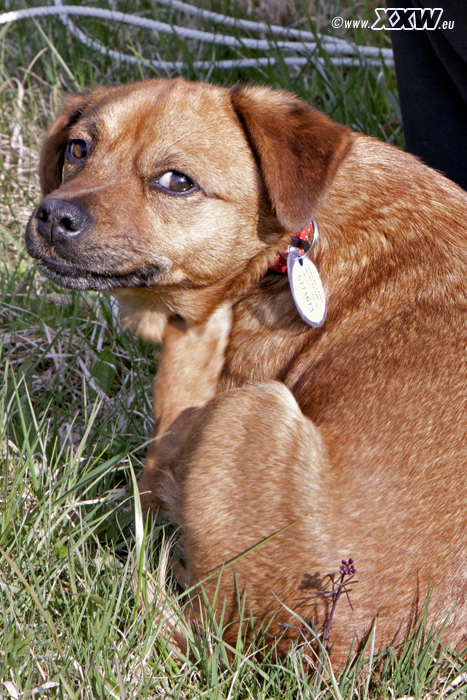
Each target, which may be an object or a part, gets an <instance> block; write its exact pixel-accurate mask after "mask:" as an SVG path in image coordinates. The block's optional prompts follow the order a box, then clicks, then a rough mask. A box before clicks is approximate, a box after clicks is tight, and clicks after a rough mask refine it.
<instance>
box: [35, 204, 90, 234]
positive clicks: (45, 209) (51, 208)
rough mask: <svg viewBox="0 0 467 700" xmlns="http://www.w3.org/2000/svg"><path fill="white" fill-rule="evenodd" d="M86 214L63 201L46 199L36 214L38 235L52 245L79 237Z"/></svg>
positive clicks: (85, 221) (83, 226)
mask: <svg viewBox="0 0 467 700" xmlns="http://www.w3.org/2000/svg"><path fill="white" fill-rule="evenodd" d="M87 218H88V217H87V215H86V213H85V212H84V211H83V210H82V209H80V208H79V207H77V206H76V205H75V204H72V203H71V202H67V201H65V200H63V199H54V198H52V199H46V200H45V201H44V202H42V204H41V205H40V206H39V208H38V209H37V212H36V225H37V230H38V232H39V233H40V235H41V236H42V237H43V238H45V239H46V241H47V242H48V243H51V244H52V245H53V244H54V243H58V242H59V241H65V240H66V239H68V238H71V237H72V236H77V235H79V234H80V233H81V232H82V231H83V230H84V228H85V226H86V223H87Z"/></svg>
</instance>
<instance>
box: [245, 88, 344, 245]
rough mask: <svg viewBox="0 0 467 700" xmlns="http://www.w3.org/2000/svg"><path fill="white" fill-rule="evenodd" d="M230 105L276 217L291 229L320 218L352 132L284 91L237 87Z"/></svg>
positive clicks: (285, 226) (297, 228)
mask: <svg viewBox="0 0 467 700" xmlns="http://www.w3.org/2000/svg"><path fill="white" fill-rule="evenodd" d="M231 99H232V104H233V107H234V109H235V112H236V114H237V116H238V118H239V119H240V122H241V124H242V126H243V128H244V130H245V132H246V135H247V138H248V140H249V143H250V147H251V149H252V150H253V153H254V154H255V156H256V158H257V160H258V163H259V167H260V170H261V174H262V176H263V179H264V182H265V184H266V188H267V190H268V193H269V198H270V200H271V204H272V206H273V207H274V209H275V212H276V215H277V218H278V219H279V222H280V223H281V224H282V226H283V227H284V228H286V229H287V230H288V231H299V230H301V229H303V228H304V227H305V226H306V225H307V224H309V223H310V221H311V220H312V219H313V217H314V216H315V215H316V214H317V212H318V210H319V208H320V206H321V204H322V203H323V201H324V199H325V197H326V195H327V193H328V190H329V188H330V186H331V183H332V181H333V178H334V176H335V174H336V171H337V168H338V167H339V164H340V163H341V162H342V160H343V159H344V158H345V156H346V154H347V152H348V150H349V148H350V143H351V138H352V137H351V133H352V132H351V131H350V129H348V128H347V127H345V126H341V125H340V124H336V123H335V122H333V121H332V120H331V119H329V118H328V117H326V116H325V115H324V114H322V113H321V112H318V111H317V110H315V109H313V108H312V107H310V106H309V105H307V104H306V103H305V102H302V101H301V100H299V99H298V98H296V97H295V96H294V95H292V94H290V93H289V92H286V91H285V90H271V89H270V88H262V87H238V86H237V87H234V88H232V90H231Z"/></svg>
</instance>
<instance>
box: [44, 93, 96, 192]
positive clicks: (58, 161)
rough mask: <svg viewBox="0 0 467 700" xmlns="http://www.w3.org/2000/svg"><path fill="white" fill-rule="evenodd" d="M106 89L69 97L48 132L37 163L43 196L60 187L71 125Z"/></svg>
mask: <svg viewBox="0 0 467 700" xmlns="http://www.w3.org/2000/svg"><path fill="white" fill-rule="evenodd" d="M105 92H107V89H106V88H103V87H100V86H98V87H95V88H92V89H91V90H87V91H86V92H83V93H79V94H76V95H70V96H69V97H67V99H66V100H65V102H64V104H63V106H62V108H61V110H60V112H59V113H58V114H57V116H56V117H55V119H54V121H53V124H52V126H51V127H50V129H49V130H48V132H47V134H46V136H45V139H44V143H43V144H42V150H41V155H40V161H39V180H40V184H41V190H42V194H43V195H44V196H45V195H47V194H50V193H51V192H53V190H56V189H57V187H60V184H61V182H62V169H63V161H64V155H65V146H66V142H67V140H68V138H69V132H70V129H71V127H72V126H73V124H76V122H77V121H78V119H79V118H80V117H81V115H82V113H83V112H84V110H85V109H86V108H87V107H89V106H90V105H92V104H94V103H95V102H96V101H97V100H98V99H99V97H101V96H102V94H103V93H105Z"/></svg>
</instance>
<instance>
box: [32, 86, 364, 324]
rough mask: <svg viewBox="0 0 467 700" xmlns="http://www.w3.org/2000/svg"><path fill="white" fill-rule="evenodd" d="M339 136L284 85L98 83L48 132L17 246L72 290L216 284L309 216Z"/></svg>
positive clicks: (267, 253)
mask: <svg viewBox="0 0 467 700" xmlns="http://www.w3.org/2000/svg"><path fill="white" fill-rule="evenodd" d="M349 142H350V132H349V131H348V130H347V129H346V128H345V127H342V126H340V125H337V124H335V123H333V122H332V121H331V120H329V119H328V118H327V117H325V116H324V115H322V114H321V113H319V112H317V111H315V110H314V109H312V108H311V107H309V106H308V105H306V104H304V103H303V102H301V101H299V100H298V99H296V98H295V97H293V96H292V95H290V94H289V93H286V92H284V91H273V90H270V89H267V88H246V87H245V88H242V87H237V88H234V89H232V90H227V89H225V88H220V87H215V86H210V85H207V84H202V83H188V82H186V81H184V80H175V81H172V80H163V79H160V80H148V81H143V82H141V83H136V84H134V85H126V86H121V87H117V88H103V87H96V88H94V89H92V90H90V91H88V92H86V93H83V94H80V95H73V96H70V97H69V98H68V99H67V100H66V102H65V104H64V106H63V108H62V110H61V111H60V113H59V114H58V116H57V117H56V119H55V122H54V123H53V124H52V127H51V128H50V130H49V132H48V134H47V136H46V139H45V142H44V145H43V148H42V153H41V161H40V180H41V186H42V190H43V194H44V195H45V197H44V199H43V201H42V202H41V203H40V204H39V206H38V207H37V208H36V210H35V211H34V213H33V215H32V216H31V219H30V221H29V223H28V226H27V231H26V243H27V249H28V251H29V253H30V254H31V255H32V257H34V258H36V259H37V260H38V261H39V266H40V268H41V269H42V270H43V271H44V272H45V273H46V274H47V275H48V276H49V277H50V278H51V279H52V280H54V281H56V282H58V283H59V284H61V285H63V286H65V287H70V288H74V289H97V290H105V289H119V288H126V289H128V288H129V289H132V290H133V291H134V292H135V293H136V294H141V289H149V290H150V291H151V293H152V294H153V295H154V294H157V293H159V294H164V290H165V291H167V290H173V289H175V288H185V289H191V290H194V289H200V290H205V289H206V288H209V287H213V286H216V285H217V286H219V285H221V286H222V288H223V289H224V290H226V289H227V288H228V287H229V281H230V282H231V281H232V280H235V278H238V276H239V275H242V274H243V272H244V271H245V270H250V276H251V275H253V276H254V275H256V276H257V277H259V276H260V275H261V274H263V273H264V272H265V270H266V267H267V264H268V262H270V261H271V260H272V259H274V256H275V253H276V251H277V250H278V248H279V246H281V245H283V243H282V241H283V240H285V238H284V236H285V235H286V234H287V233H288V232H293V231H297V230H300V229H301V228H303V227H304V226H305V225H306V224H308V223H309V222H310V220H311V219H312V218H313V217H314V216H315V215H316V213H317V211H318V209H319V207H320V206H321V203H322V202H323V200H324V198H325V196H326V194H327V192H328V190H329V187H330V185H331V182H332V179H333V177H334V175H335V173H336V170H337V168H338V166H339V163H340V162H341V161H342V159H343V158H344V156H345V154H346V152H347V150H348V147H349ZM253 263H254V265H253ZM253 267H254V272H251V270H252V269H253ZM231 286H232V285H231ZM195 315H196V314H195Z"/></svg>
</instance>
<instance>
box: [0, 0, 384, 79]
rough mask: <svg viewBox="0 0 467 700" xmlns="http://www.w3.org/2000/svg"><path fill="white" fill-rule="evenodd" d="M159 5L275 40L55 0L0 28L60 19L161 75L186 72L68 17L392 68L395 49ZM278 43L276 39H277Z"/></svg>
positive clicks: (201, 65) (299, 62) (295, 62)
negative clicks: (120, 46) (114, 44)
mask: <svg viewBox="0 0 467 700" xmlns="http://www.w3.org/2000/svg"><path fill="white" fill-rule="evenodd" d="M156 2H158V3H159V4H160V5H165V6H167V7H170V8H172V9H175V10H180V11H182V12H185V13H187V14H191V15H195V16H198V17H201V18H202V19H204V20H209V21H211V22H214V23H215V24H223V25H225V26H229V27H233V28H235V29H244V30H247V31H250V32H251V31H252V32H261V33H263V34H264V33H269V34H272V35H273V36H274V39H273V40H269V39H251V38H248V37H244V38H241V39H240V38H237V37H234V36H229V35H226V34H220V33H217V32H216V33H214V32H205V31H200V30H198V29H187V28H185V27H179V26H177V25H171V24H167V23H165V22H158V21H156V20H152V19H146V18H144V17H138V16H137V15H131V14H128V13H126V12H118V11H115V10H105V9H102V8H97V7H82V6H79V5H63V3H62V0H54V5H53V6H47V7H45V6H44V7H30V8H26V9H23V10H14V11H12V12H5V13H3V14H0V25H3V24H8V23H10V22H17V21H19V20H23V19H30V18H32V17H47V16H50V15H58V16H59V17H60V19H61V21H62V22H63V23H64V24H65V26H66V27H67V28H68V30H69V31H70V33H71V34H72V35H73V36H75V37H76V38H77V39H78V40H79V41H80V42H81V43H82V44H84V45H85V46H87V47H89V48H92V49H94V50H95V51H98V52H99V53H101V54H102V55H104V56H109V57H111V58H113V59H115V60H117V61H121V62H124V63H131V64H139V63H145V64H147V65H150V66H152V67H153V68H156V69H158V70H166V71H181V70H182V69H183V68H185V67H186V65H187V64H186V63H185V62H184V61H154V60H146V59H144V58H140V57H137V56H131V55H128V54H125V53H121V52H119V51H114V50H113V49H110V48H108V47H106V46H104V45H103V44H101V43H100V42H99V41H96V40H95V39H92V38H91V37H89V36H88V35H87V34H85V32H83V31H81V29H78V27H77V26H76V25H75V24H74V22H73V21H72V20H71V19H70V17H69V16H70V15H75V16H81V17H94V18H98V19H106V20H110V21H114V22H121V23H124V24H129V25H133V26H136V27H142V28H144V29H151V30H155V31H157V32H160V33H162V34H172V35H177V36H179V37H181V38H183V39H195V40H197V41H200V42H205V43H211V44H217V45H222V46H229V47H231V48H233V49H237V50H239V51H241V50H242V49H244V48H247V49H254V50H257V51H263V52H266V51H272V50H276V49H279V50H286V51H293V52H295V53H297V54H301V55H298V56H284V57H282V58H281V61H283V62H284V63H285V64H286V65H289V66H303V65H306V64H307V63H309V62H310V61H311V62H313V63H315V64H318V65H324V64H325V63H326V61H325V60H324V59H323V58H322V57H321V56H319V51H325V52H326V53H327V54H328V56H329V58H328V60H329V61H330V62H331V63H332V64H334V65H339V66H355V65H361V64H362V62H366V63H370V64H371V65H376V66H382V65H383V64H384V65H387V66H390V65H392V64H393V54H392V50H391V49H379V48H376V47H373V46H357V45H356V44H353V43H352V42H349V41H346V40H344V39H338V38H335V37H329V36H326V35H322V34H317V35H315V34H313V33H311V32H306V31H301V30H298V29H288V28H286V27H279V26H275V25H268V24H265V23H263V22H253V21H250V20H243V19H236V18H235V17H229V16H227V15H221V14H219V13H217V12H211V11H209V10H203V9H201V8H198V7H194V6H193V5H188V4H187V3H185V2H181V0H156ZM276 37H278V38H276ZM275 63H276V59H275V58H274V57H273V56H262V57H258V58H240V59H233V60H222V61H195V62H193V66H194V67H195V68H197V69H202V70H208V69H212V68H214V67H215V68H224V69H230V68H254V67H261V66H268V65H275Z"/></svg>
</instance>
